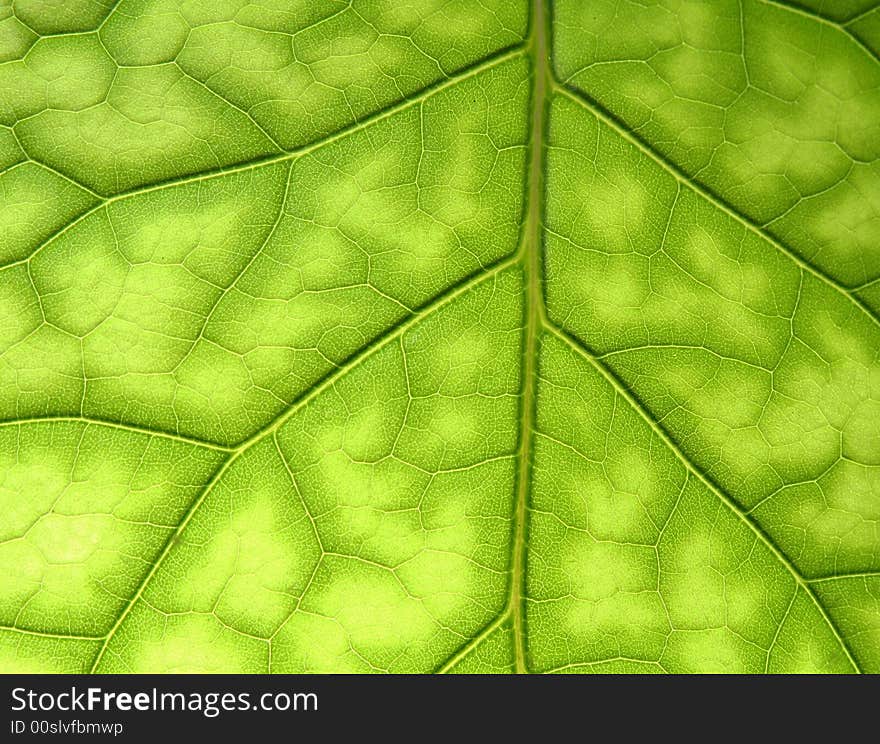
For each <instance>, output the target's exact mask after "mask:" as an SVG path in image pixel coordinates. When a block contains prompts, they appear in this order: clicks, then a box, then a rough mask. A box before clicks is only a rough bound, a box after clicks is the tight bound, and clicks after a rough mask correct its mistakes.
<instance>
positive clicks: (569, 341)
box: [546, 323, 861, 672]
mask: <svg viewBox="0 0 880 744" xmlns="http://www.w3.org/2000/svg"><path fill="white" fill-rule="evenodd" d="M546 327H547V330H548V331H549V332H550V333H552V334H553V335H554V336H556V337H557V338H558V339H560V340H561V341H563V342H564V343H565V344H566V345H567V346H569V347H570V348H571V349H573V350H574V351H575V352H576V353H578V354H579V355H580V356H582V357H583V358H584V359H586V360H587V361H588V362H589V363H590V364H591V365H592V366H593V368H594V369H596V370H597V371H598V372H599V373H600V374H601V375H602V377H604V378H605V380H607V381H608V382H609V383H610V384H611V385H612V387H613V388H614V389H615V390H616V391H617V392H618V393H619V394H620V395H621V396H623V398H624V399H625V400H626V401H627V403H629V404H630V406H632V408H633V410H635V411H636V413H638V414H639V416H641V418H642V419H643V420H644V421H645V422H646V423H647V424H648V425H649V426H650V427H651V430H652V431H653V432H654V433H655V434H657V436H658V437H660V439H661V440H662V441H663V443H664V444H665V445H666V446H667V447H668V448H669V449H670V450H671V451H672V452H673V454H675V456H676V457H677V458H678V459H679V461H681V463H682V464H683V465H684V466H685V468H687V470H688V471H689V472H691V473H693V475H695V476H696V477H697V478H699V480H700V481H701V482H702V483H703V485H705V486H706V488H708V489H709V491H710V492H711V493H713V494H715V496H716V497H717V498H718V499H720V500H721V502H722V503H724V504H725V505H726V506H727V507H728V508H729V509H730V510H731V511H732V512H733V513H734V514H735V515H736V516H737V517H739V519H740V520H741V521H742V522H743V523H744V524H745V525H746V526H747V527H748V528H749V529H750V530H752V532H753V533H754V534H755V536H756V537H757V538H758V540H760V541H761V542H762V543H763V544H764V545H765V546H766V547H767V548H768V549H769V550H770V551H771V552H772V553H773V555H774V556H775V557H776V559H777V560H778V561H779V562H780V563H781V564H782V565H783V566H785V568H786V569H787V570H788V572H789V573H790V574H791V576H792V577H793V578H794V580H795V582H796V583H797V585H798V586H799V587H800V588H801V589H803V591H805V592H806V593H807V596H809V597H810V599H811V600H812V601H813V604H815V605H816V608H817V609H818V610H819V612H820V613H821V615H822V618H823V619H824V620H825V622H826V623H827V624H828V627H829V628H831V631H832V633H834V636H835V638H836V639H837V642H838V644H840V647H841V649H843V652H844V653H845V654H846V657H847V659H848V660H849V662H850V664H851V665H852V667H853V669H854V670H855V671H856V672H861V668H860V667H859V665H858V664H857V663H856V660H855V657H854V656H853V653H852V650H851V649H850V648H849V645H848V644H847V643H846V641H845V640H844V638H843V635H842V634H841V632H840V630H839V629H838V627H837V625H836V624H835V622H834V621H833V620H832V618H831V616H830V615H829V614H828V612H827V610H826V609H825V607H824V605H823V604H822V603H821V602H820V601H819V598H818V597H817V596H816V593H815V592H814V591H813V589H812V588H811V587H810V585H809V581H807V579H805V578H804V577H803V575H802V574H801V573H800V571H798V569H797V568H796V567H795V565H794V564H793V563H792V562H791V561H790V560H789V559H788V556H786V555H785V553H783V552H782V550H781V549H780V548H779V546H777V545H776V542H775V541H774V540H773V538H772V537H770V535H769V534H767V533H766V532H765V531H764V530H763V529H762V528H761V526H760V525H758V524H757V523H755V522H753V521H752V520H751V519H749V517H748V516H747V514H746V513H745V512H744V511H743V510H742V508H741V507H740V506H739V504H737V503H736V501H735V500H734V499H733V497H731V496H729V495H728V494H727V493H726V492H725V491H724V490H722V489H721V488H720V487H719V486H718V485H717V484H716V483H715V481H714V480H713V479H712V478H710V477H709V476H708V475H707V474H706V473H704V472H703V471H702V469H700V468H699V467H697V465H696V464H694V462H693V461H692V460H691V459H690V458H689V457H688V456H687V455H686V454H685V453H684V451H683V450H682V448H681V447H680V446H679V444H678V442H677V441H676V440H675V439H674V438H673V437H672V435H671V434H670V433H669V432H668V431H667V430H666V428H665V427H664V426H663V425H662V424H660V423H658V422H657V421H656V420H655V419H654V417H653V416H652V415H651V414H650V413H649V412H648V409H647V408H646V407H645V406H644V405H643V404H642V402H641V401H640V400H639V399H638V397H636V395H635V394H633V393H632V392H631V391H630V390H629V388H628V387H627V386H626V384H625V383H624V382H623V381H622V380H621V379H620V378H619V377H618V376H617V375H616V374H615V373H614V372H613V371H612V370H611V368H610V367H608V366H606V365H605V364H603V362H602V361H601V360H600V359H599V358H598V357H597V356H596V355H595V354H593V353H592V352H591V351H590V350H589V349H588V348H587V346H586V345H585V344H584V343H583V342H582V341H580V340H579V339H578V338H576V337H575V336H573V335H571V334H569V333H568V332H567V331H565V330H563V329H562V328H559V327H558V326H556V325H553V324H551V323H547V325H546Z"/></svg>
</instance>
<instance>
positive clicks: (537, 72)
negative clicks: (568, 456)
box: [509, 0, 549, 673]
mask: <svg viewBox="0 0 880 744" xmlns="http://www.w3.org/2000/svg"><path fill="white" fill-rule="evenodd" d="M544 4H545V0H534V1H533V3H532V17H531V23H530V26H531V33H530V37H529V45H528V48H529V55H530V58H531V62H532V80H533V81H534V82H533V86H532V98H531V126H530V129H531V146H530V158H529V172H528V203H527V205H526V218H525V226H524V230H523V241H522V249H521V250H522V264H523V270H524V275H525V333H524V335H525V339H524V344H523V347H524V348H523V383H522V404H521V405H522V422H521V430H520V449H519V472H518V475H517V491H516V506H515V510H516V511H515V515H514V536H513V541H514V542H513V558H512V565H511V571H512V576H511V588H510V598H509V610H510V613H511V615H512V618H513V631H514V651H515V654H514V658H515V663H516V671H517V672H518V673H524V672H527V671H528V668H527V666H526V648H525V645H526V642H525V638H526V633H525V575H526V565H525V564H526V538H527V535H526V528H527V524H526V522H527V501H528V492H529V483H530V480H531V477H530V470H531V460H532V430H533V428H534V417H535V398H536V395H535V393H536V386H537V354H538V335H539V333H540V329H541V325H542V318H543V297H542V292H541V205H542V202H543V196H544V162H543V160H544V159H543V152H544V148H543V142H544V124H545V118H546V113H545V112H546V97H547V90H548V85H547V80H548V74H549V70H548V69H547V59H548V56H547V18H546V15H545V8H544Z"/></svg>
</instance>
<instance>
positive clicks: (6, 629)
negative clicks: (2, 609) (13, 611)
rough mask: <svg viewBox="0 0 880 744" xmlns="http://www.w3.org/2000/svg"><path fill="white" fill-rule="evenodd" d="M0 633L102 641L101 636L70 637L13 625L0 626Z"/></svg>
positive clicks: (68, 634)
mask: <svg viewBox="0 0 880 744" xmlns="http://www.w3.org/2000/svg"><path fill="white" fill-rule="evenodd" d="M0 633H21V634H22V635H27V636H36V637H37V638H58V639H61V640H65V641H92V642H97V641H103V640H104V639H103V637H102V636H83V635H72V634H70V633H48V632H43V631H41V630H25V629H24V628H17V627H15V626H14V625H0Z"/></svg>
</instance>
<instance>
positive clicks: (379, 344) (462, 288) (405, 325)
mask: <svg viewBox="0 0 880 744" xmlns="http://www.w3.org/2000/svg"><path fill="white" fill-rule="evenodd" d="M518 260H519V256H518V254H517V255H513V256H507V257H506V258H504V259H502V260H500V261H498V262H496V263H495V264H494V265H493V266H491V267H488V268H487V269H484V270H481V271H479V272H478V273H476V274H474V275H472V276H470V277H468V278H466V279H464V280H463V281H462V282H460V283H459V284H457V285H455V286H454V287H452V288H451V289H449V290H447V291H446V292H444V293H443V294H441V295H440V296H438V297H437V298H435V299H434V300H433V301H432V302H431V303H429V304H428V305H426V306H425V307H424V308H423V309H422V310H420V311H418V312H416V313H413V314H412V315H411V316H410V317H409V318H407V319H405V320H404V321H403V322H401V323H398V324H397V325H396V326H394V327H393V328H391V329H389V330H388V331H387V332H386V333H385V334H384V335H382V336H380V337H379V338H377V339H375V340H374V341H373V342H372V343H370V344H368V345H367V346H365V347H364V348H363V349H361V350H360V351H359V352H358V353H357V354H355V355H354V356H352V357H350V358H349V360H348V361H347V362H345V363H344V364H342V365H341V366H339V367H337V368H336V370H334V371H333V372H332V373H331V374H329V375H327V376H326V377H324V379H323V380H321V381H319V382H317V383H316V384H314V385H313V386H312V387H311V388H309V390H308V391H306V392H305V393H304V394H303V395H301V396H300V397H299V398H298V399H296V400H295V401H294V402H293V403H291V405H290V406H288V407H287V408H286V409H285V410H284V411H282V412H281V413H280V414H279V415H278V416H276V417H275V418H274V419H273V420H272V421H270V422H269V423H268V424H266V425H265V426H264V427H263V428H261V429H259V430H258V431H256V432H255V433H254V434H252V435H251V436H250V437H248V438H247V439H245V440H244V441H243V442H241V443H240V444H239V445H238V446H237V447H236V448H235V449H234V450H232V452H231V454H230V456H229V457H228V458H226V460H224V462H223V463H222V464H221V465H220V467H219V468H218V469H217V471H216V472H215V473H214V475H213V476H212V477H211V479H210V480H209V481H208V482H207V483H206V484H205V487H204V488H203V489H202V491H201V492H200V493H199V495H198V497H196V499H195V500H194V501H193V503H192V504H191V505H190V507H189V509H188V510H187V511H186V514H184V516H183V518H182V520H181V521H180V523H179V524H178V526H177V528H176V529H175V530H174V531H173V533H172V534H171V535H170V536H169V538H168V540H167V541H166V542H165V545H164V546H163V547H162V550H161V552H160V553H159V555H158V557H157V558H156V560H155V561H153V563H152V565H151V566H150V570H149V571H148V572H147V574H146V576H145V577H144V579H143V580H142V581H141V583H140V585H139V586H138V588H137V590H136V591H135V593H134V595H133V596H132V597H131V599H130V600H129V601H128V602H127V603H126V605H125V607H123V609H122V612H121V613H120V615H119V617H118V618H117V619H116V621H115V622H114V623H113V626H112V627H111V628H110V630H109V632H108V633H107V635H106V636H104V639H103V640H104V643H103V644H102V646H101V648H100V649H99V650H98V653H97V654H96V655H95V658H94V661H93V662H92V665H91V672H95V671H96V670H97V669H98V667H99V666H100V664H101V659H103V657H104V654H105V652H106V650H107V647H108V646H109V644H110V641H111V640H112V638H113V637H114V636H115V635H116V632H117V631H118V630H119V628H120V627H121V626H122V623H123V622H124V621H125V618H126V617H128V615H129V613H130V612H131V610H132V608H133V607H134V606H135V605H136V604H137V601H138V600H139V599H140V598H141V597H142V596H143V593H144V590H145V589H146V587H147V586H148V585H149V583H150V581H151V580H152V578H153V576H154V575H155V574H156V572H157V571H158V570H159V567H160V566H161V565H162V564H163V563H164V561H165V558H166V557H167V556H168V554H169V553H170V552H171V549H172V548H173V547H174V545H175V544H176V543H177V542H178V540H179V539H180V535H181V534H182V533H183V531H184V530H185V529H186V526H187V525H188V524H189V523H190V521H191V520H192V517H193V515H194V514H195V513H196V512H197V511H198V509H199V507H200V506H201V505H202V504H203V503H204V501H205V499H206V498H207V496H208V494H209V493H210V492H211V491H212V490H213V488H214V486H215V485H217V483H218V482H219V481H220V480H221V479H222V478H223V475H224V474H225V473H226V472H227V471H228V470H229V468H230V467H231V466H232V465H233V463H234V462H235V461H236V460H237V459H238V458H239V457H241V455H242V454H244V453H245V452H246V451H247V450H249V449H250V448H251V447H252V446H254V445H255V444H257V442H259V441H261V440H262V439H264V438H266V437H268V436H271V435H272V434H274V432H276V431H277V430H278V429H279V428H280V427H281V426H283V424H284V423H285V422H286V421H287V420H288V419H290V417H291V416H293V415H294V414H295V413H296V412H297V411H299V410H300V409H302V408H303V407H305V406H306V405H308V404H309V403H310V402H311V401H312V400H313V399H314V398H316V397H317V396H318V395H320V394H321V393H322V392H324V391H325V390H327V389H329V388H331V387H332V386H333V385H334V384H335V383H336V382H337V381H338V380H339V379H340V378H341V377H344V376H345V375H346V374H348V373H349V372H350V371H351V370H352V369H354V368H355V367H357V366H358V365H360V364H361V363H363V362H364V361H365V360H367V359H369V358H370V357H371V356H373V355H374V354H375V353H377V352H378V351H380V350H381V349H383V348H385V347H386V346H388V345H389V344H390V343H392V342H394V341H395V340H396V339H397V338H399V337H400V336H401V335H402V334H403V333H405V332H406V331H407V330H408V329H409V328H411V327H412V326H413V325H415V324H416V323H418V322H419V321H421V320H423V319H424V318H426V317H427V316H428V315H431V314H432V313H434V312H436V311H437V310H439V309H440V308H442V307H444V306H445V305H448V304H449V303H450V302H452V301H453V300H455V299H456V298H458V297H460V296H461V295H463V294H465V293H466V292H469V291H470V290H471V289H473V288H474V287H476V286H477V285H479V284H481V283H482V282H484V281H489V280H493V279H494V278H495V277H496V276H497V274H498V273H500V272H501V271H503V270H504V269H506V268H509V267H510V266H512V265H514V264H515V263H516V262H517V261H518Z"/></svg>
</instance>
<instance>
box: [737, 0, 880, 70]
mask: <svg viewBox="0 0 880 744" xmlns="http://www.w3.org/2000/svg"><path fill="white" fill-rule="evenodd" d="M740 2H743V0H740ZM759 2H761V3H763V4H764V5H771V6H773V7H776V8H780V9H781V10H787V11H788V12H789V13H794V14H795V15H799V16H801V17H802V18H809V19H810V20H811V21H815V22H816V23H821V24H822V25H824V26H828V27H830V28H833V29H835V30H836V31H839V32H840V33H842V34H844V35H845V36H847V37H848V38H849V39H850V41H852V42H853V43H854V44H856V45H857V46H858V47H859V48H860V49H861V50H862V51H863V52H864V53H865V54H867V55H868V56H869V57H870V58H871V59H873V60H874V61H875V62H877V63H880V55H878V54H877V52H875V51H874V50H873V49H871V47H869V46H868V45H867V44H865V42H864V41H862V40H861V39H860V38H859V37H858V36H857V35H856V34H854V33H853V32H852V31H850V30H849V29H848V28H847V25H848V24H849V23H852V20H850V21H847V22H846V23H838V22H837V21H833V20H831V19H830V18H826V17H825V16H823V15H820V14H819V13H817V12H815V11H812V10H809V9H808V8H801V7H799V6H796V5H792V4H791V3H786V2H781V0H759Z"/></svg>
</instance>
